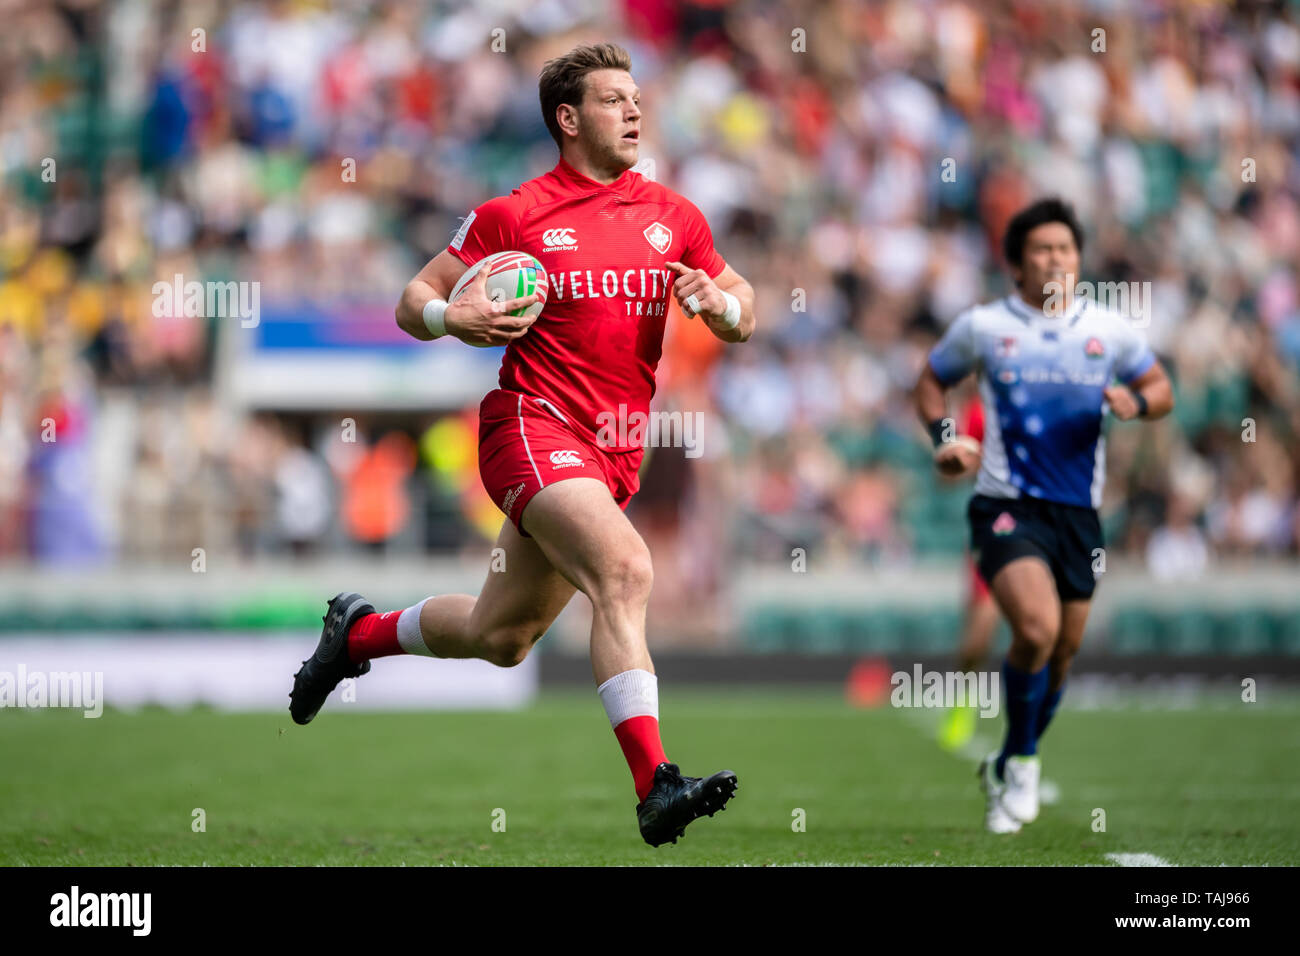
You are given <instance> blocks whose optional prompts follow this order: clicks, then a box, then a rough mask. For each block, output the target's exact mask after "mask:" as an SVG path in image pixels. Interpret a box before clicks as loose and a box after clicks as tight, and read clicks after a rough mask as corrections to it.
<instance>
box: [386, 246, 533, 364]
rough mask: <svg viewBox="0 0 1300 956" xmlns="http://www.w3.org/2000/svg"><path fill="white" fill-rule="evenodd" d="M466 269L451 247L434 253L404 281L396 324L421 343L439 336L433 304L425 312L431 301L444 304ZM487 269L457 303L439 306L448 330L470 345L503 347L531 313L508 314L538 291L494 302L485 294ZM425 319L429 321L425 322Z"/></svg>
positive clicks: (524, 327)
mask: <svg viewBox="0 0 1300 956" xmlns="http://www.w3.org/2000/svg"><path fill="white" fill-rule="evenodd" d="M464 272H465V263H463V262H461V260H460V259H458V258H456V256H454V255H453V254H452V252H451V250H450V249H444V250H443V251H442V252H440V253H438V254H437V255H436V256H434V257H433V258H432V259H430V260H429V262H428V264H427V265H426V266H425V267H424V268H423V269H421V270H420V271H419V273H417V274H416V276H415V278H414V279H412V280H411V281H410V282H408V283H407V284H406V288H405V289H403V290H402V298H401V300H400V301H399V302H398V303H397V324H398V326H399V327H400V328H401V329H402V331H403V332H405V333H406V334H407V335H409V336H411V337H412V338H417V339H419V340H420V341H422V342H428V341H429V340H431V339H434V338H438V337H439V336H437V335H435V334H434V330H433V328H430V326H431V325H433V326H434V327H435V328H436V327H437V319H438V318H439V317H438V316H436V313H437V311H439V310H438V309H437V307H433V308H431V309H429V311H428V312H426V308H427V307H429V303H430V302H431V301H441V302H446V301H447V296H449V295H450V294H451V290H452V289H453V288H455V286H456V283H457V281H459V279H460V277H461V275H462V274H463V273H464ZM487 273H488V268H487V266H484V267H483V268H482V269H481V270H480V271H479V274H478V275H477V276H475V277H474V281H473V282H471V283H470V285H469V287H468V288H467V289H466V290H465V291H464V292H463V293H462V294H461V296H460V298H458V299H457V300H456V301H455V302H453V303H451V304H450V305H448V306H447V307H446V309H444V310H441V313H442V314H441V316H440V318H441V322H442V327H443V328H445V330H446V334H447V335H451V336H454V337H455V338H458V339H460V340H461V341H462V342H465V343H468V344H471V345H505V344H506V343H507V342H509V341H510V340H511V339H517V338H518V337H519V336H521V335H523V334H524V333H525V332H527V331H528V327H529V326H530V325H532V324H533V319H534V317H533V316H518V317H516V316H512V315H509V313H510V312H514V311H516V310H518V309H522V308H525V307H527V306H529V305H532V304H533V303H534V302H536V301H537V300H538V294H537V293H533V294H532V295H528V296H524V297H523V298H520V299H511V300H510V301H508V302H493V301H492V300H490V299H489V298H488V297H487V292H486V288H485V287H486V285H487ZM426 318H427V321H426Z"/></svg>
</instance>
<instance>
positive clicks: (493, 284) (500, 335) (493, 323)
mask: <svg viewBox="0 0 1300 956" xmlns="http://www.w3.org/2000/svg"><path fill="white" fill-rule="evenodd" d="M549 292H550V283H549V281H548V280H547V278H546V270H545V269H543V268H542V264H541V263H540V262H538V261H537V260H536V259H534V258H533V257H532V256H530V255H529V254H528V253H526V252H498V253H495V254H493V255H490V256H488V257H487V258H486V259H481V260H479V261H478V262H476V263H474V265H472V266H470V267H469V268H468V269H466V270H465V272H464V274H463V275H462V276H461V277H460V280H459V281H458V282H457V283H456V286H455V288H453V289H452V290H451V296H450V298H449V299H448V300H447V301H448V302H449V303H450V304H449V305H448V306H447V312H446V316H445V321H446V325H447V330H448V331H449V332H451V333H452V334H454V335H455V336H456V337H457V338H458V339H460V340H461V341H462V342H465V343H466V344H468V345H477V346H479V347H480V348H487V347H489V346H493V345H507V344H509V343H510V341H511V340H512V339H517V338H519V336H521V335H523V334H524V333H525V332H527V331H528V328H529V326H531V325H532V324H533V322H534V320H535V319H536V318H537V316H539V315H540V314H541V312H542V309H543V308H545V306H546V297H547V295H548V293H549Z"/></svg>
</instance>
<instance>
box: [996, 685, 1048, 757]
mask: <svg viewBox="0 0 1300 956" xmlns="http://www.w3.org/2000/svg"><path fill="white" fill-rule="evenodd" d="M1002 686H1003V691H1002V700H1003V702H1004V703H1005V704H1006V708H1007V736H1006V739H1005V740H1003V741H1002V752H1001V753H1000V754H998V760H997V764H996V769H997V774H998V779H1002V771H1003V770H1004V769H1005V768H1006V765H1007V758H1008V757H1022V756H1030V755H1032V754H1035V753H1037V752H1038V748H1037V746H1036V744H1037V743H1038V712H1039V711H1040V710H1041V709H1042V706H1043V698H1044V697H1045V696H1047V665H1046V664H1044V665H1043V667H1042V668H1041V669H1040V670H1039V671H1038V672H1037V673H1035V674H1029V673H1026V672H1025V671H1022V670H1018V669H1017V668H1015V667H1012V666H1011V662H1010V661H1003V662H1002Z"/></svg>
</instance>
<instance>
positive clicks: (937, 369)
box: [912, 310, 980, 478]
mask: <svg viewBox="0 0 1300 956" xmlns="http://www.w3.org/2000/svg"><path fill="white" fill-rule="evenodd" d="M974 323H975V319H974V313H973V311H972V310H967V311H966V312H963V313H962V314H961V315H959V316H957V318H955V319H953V320H952V324H951V325H949V326H948V330H947V331H946V332H944V334H943V338H941V339H940V340H939V341H938V342H937V343H936V344H935V346H934V348H932V349H931V350H930V354H929V356H928V357H927V358H926V361H925V368H924V369H922V371H921V377H920V378H919V379H918V380H917V383H916V387H915V388H914V389H913V390H912V400H913V401H914V402H915V403H916V412H917V414H918V415H919V416H920V417H921V424H923V425H924V426H925V428H926V431H927V432H929V435H930V441H931V443H932V444H933V445H934V466H935V467H936V468H937V469H939V473H940V474H942V475H947V476H949V477H952V478H958V477H961V476H962V475H966V474H968V473H970V472H972V471H974V470H975V469H976V468H978V467H979V464H980V443H979V442H977V441H976V440H975V439H973V438H971V437H969V436H966V435H960V436H959V435H958V434H957V423H956V422H955V421H954V420H953V419H952V418H951V417H950V416H949V415H948V401H947V398H946V397H945V393H946V392H947V391H948V389H950V388H952V387H953V386H954V385H956V384H957V383H958V382H960V381H961V380H962V379H964V378H965V377H966V376H967V375H969V374H970V373H971V372H973V371H975V370H976V368H977V367H979V364H980V355H979V350H978V349H977V348H976V346H975V325H974Z"/></svg>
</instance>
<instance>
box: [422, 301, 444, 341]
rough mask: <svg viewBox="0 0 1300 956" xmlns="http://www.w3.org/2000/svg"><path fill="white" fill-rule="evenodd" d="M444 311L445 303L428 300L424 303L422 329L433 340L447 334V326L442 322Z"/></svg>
mask: <svg viewBox="0 0 1300 956" xmlns="http://www.w3.org/2000/svg"><path fill="white" fill-rule="evenodd" d="M446 311H447V303H446V302H444V301H443V300H442V299H430V300H429V301H428V302H426V303H424V327H425V328H426V329H428V330H429V334H430V335H432V336H433V337H434V338H435V339H437V338H441V337H442V336H444V335H446V334H447V326H446V324H445V323H444V322H443V321H442V316H443V313H444V312H446Z"/></svg>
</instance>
